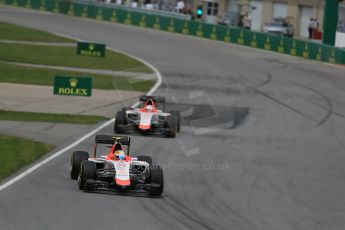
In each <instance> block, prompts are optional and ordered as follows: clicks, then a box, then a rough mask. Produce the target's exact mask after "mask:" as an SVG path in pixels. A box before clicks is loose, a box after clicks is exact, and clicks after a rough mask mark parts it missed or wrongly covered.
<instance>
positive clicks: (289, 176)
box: [0, 7, 345, 230]
mask: <svg viewBox="0 0 345 230" xmlns="http://www.w3.org/2000/svg"><path fill="white" fill-rule="evenodd" d="M0 20H1V21H7V22H12V23H16V24H20V25H25V26H29V27H33V28H39V29H43V30H47V31H50V32H57V33H62V34H66V35H69V36H73V37H77V38H80V39H83V40H88V41H94V42H101V43H106V44H107V45H108V46H109V47H112V48H115V49H118V50H121V51H124V52H127V53H129V54H132V55H135V56H137V57H139V58H142V59H144V60H146V61H148V62H149V63H151V64H153V65H154V66H155V67H156V68H157V69H159V71H160V72H161V74H162V76H163V84H162V85H161V87H160V88H159V89H158V90H157V91H156V93H155V94H157V95H164V96H166V97H167V100H168V101H169V102H170V103H171V107H177V108H178V109H180V110H181V111H182V113H183V116H184V119H183V126H182V132H181V133H180V134H178V136H177V138H175V139H166V138H159V137H146V136H145V137H141V136H134V137H133V138H132V151H133V152H134V153H137V154H142V155H152V156H153V157H154V159H156V161H157V162H159V163H162V164H163V166H164V168H165V192H164V196H163V197H162V198H153V199H152V198H146V197H133V196H125V195H124V196H122V195H121V196H119V195H114V194H94V193H85V192H80V191H78V189H77V183H76V181H71V180H70V179H69V158H70V154H71V152H67V153H65V154H64V155H62V156H60V157H58V158H56V159H54V160H53V161H51V162H49V163H48V164H46V165H44V166H43V167H41V168H39V169H38V170H36V171H34V172H33V173H32V174H30V175H28V176H27V177H25V178H24V179H22V180H20V181H19V182H17V183H15V184H13V185H12V186H10V187H8V188H6V189H5V190H3V191H1V192H0V226H1V227H0V228H1V229H2V230H17V229H20V230H24V229H25V230H37V229H50V230H65V229H66V230H70V229H92V230H94V229H143V230H146V229H147V230H148V229H150V230H153V229H157V230H158V229H200V230H204V229H209V230H210V229H216V230H220V229H234V230H241V229H246V230H261V229H262V230H290V229H291V230H292V229H301V230H324V229H327V230H333V229H334V230H340V229H345V196H344V191H345V142H344V137H345V119H344V118H345V106H344V103H345V69H344V68H340V67H334V66H329V65H326V64H322V63H319V62H312V61H307V60H303V59H299V58H294V57H289V56H283V55H279V54H274V53H269V52H265V51H260V50H254V49H250V48H245V47H241V46H236V45H230V44H225V43H219V42H212V41H207V40H203V39H197V38H192V37H185V36H180V35H175V34H170V33H165V32H159V31H154V30H147V29H140V28H136V27H128V26H124V25H117V24H110V23H104V22H98V21H92V20H88V19H82V18H74V17H69V16H63V15H55V14H46V13H40V12H35V11H30V10H24V9H16V8H9V7H0ZM100 133H112V126H109V127H106V128H105V129H104V130H102V131H101V132H100ZM92 143H93V138H89V139H88V140H87V141H86V142H83V144H82V145H79V146H78V147H76V148H75V149H78V150H90V149H91V146H92ZM61 147H63V146H61Z"/></svg>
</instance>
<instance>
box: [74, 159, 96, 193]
mask: <svg viewBox="0 0 345 230" xmlns="http://www.w3.org/2000/svg"><path fill="white" fill-rule="evenodd" d="M95 178H96V164H95V162H92V161H87V160H86V161H83V162H82V163H81V167H80V173H79V177H78V187H79V189H80V190H89V189H90V187H87V180H90V179H95Z"/></svg>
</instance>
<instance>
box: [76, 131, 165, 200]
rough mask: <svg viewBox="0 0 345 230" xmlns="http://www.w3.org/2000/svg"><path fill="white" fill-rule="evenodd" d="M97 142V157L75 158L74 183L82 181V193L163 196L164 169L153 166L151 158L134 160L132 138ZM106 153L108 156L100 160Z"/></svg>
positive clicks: (99, 138)
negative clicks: (105, 192) (98, 192)
mask: <svg viewBox="0 0 345 230" xmlns="http://www.w3.org/2000/svg"><path fill="white" fill-rule="evenodd" d="M95 142H96V144H95V147H94V153H93V157H89V154H88V153H87V152H84V151H75V152H73V154H72V157H71V168H70V175H71V179H74V180H76V179H78V187H79V189H80V190H87V191H90V190H91V191H92V190H102V189H103V190H104V189H105V190H114V191H119V192H126V191H132V192H146V193H148V194H149V195H151V196H160V195H161V194H162V193H163V170H162V167H161V166H160V165H158V164H152V158H151V157H150V156H138V157H132V156H130V155H129V149H130V137H125V136H109V135H96V138H95ZM103 151H106V154H107V155H100V156H99V157H97V155H98V153H99V152H101V153H103V154H104V152H103Z"/></svg>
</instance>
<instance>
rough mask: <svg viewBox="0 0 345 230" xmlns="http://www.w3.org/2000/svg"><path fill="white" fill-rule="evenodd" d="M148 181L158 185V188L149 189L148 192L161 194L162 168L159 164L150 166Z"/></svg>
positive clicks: (156, 194)
mask: <svg viewBox="0 0 345 230" xmlns="http://www.w3.org/2000/svg"><path fill="white" fill-rule="evenodd" d="M150 181H151V185H158V188H157V187H155V189H151V190H150V191H149V194H150V195H151V196H161V195H162V193H163V190H164V178H163V169H162V167H161V166H160V165H151V166H150Z"/></svg>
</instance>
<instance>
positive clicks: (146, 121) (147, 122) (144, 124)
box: [139, 112, 153, 129]
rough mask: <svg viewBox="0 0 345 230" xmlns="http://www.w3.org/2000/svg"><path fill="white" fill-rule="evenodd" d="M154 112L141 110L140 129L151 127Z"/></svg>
mask: <svg viewBox="0 0 345 230" xmlns="http://www.w3.org/2000/svg"><path fill="white" fill-rule="evenodd" d="M152 116H153V113H151V112H141V113H140V124H139V128H140V129H150V128H151V119H152Z"/></svg>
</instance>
